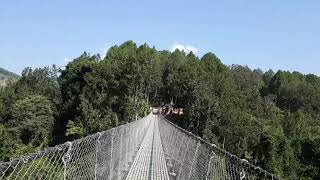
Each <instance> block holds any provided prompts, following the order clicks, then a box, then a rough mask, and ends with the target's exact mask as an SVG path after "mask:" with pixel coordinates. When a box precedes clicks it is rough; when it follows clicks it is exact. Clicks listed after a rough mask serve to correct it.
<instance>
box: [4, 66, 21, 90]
mask: <svg viewBox="0 0 320 180" xmlns="http://www.w3.org/2000/svg"><path fill="white" fill-rule="evenodd" d="M19 78H20V76H19V75H17V74H15V73H13V72H10V71H8V70H5V69H3V68H1V67H0V86H5V85H6V83H7V82H8V80H13V81H16V80H17V79H19Z"/></svg>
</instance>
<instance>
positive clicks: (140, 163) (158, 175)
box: [126, 115, 169, 180]
mask: <svg viewBox="0 0 320 180" xmlns="http://www.w3.org/2000/svg"><path fill="white" fill-rule="evenodd" d="M126 179H127V180H131V179H132V180H135V179H136V180H142V179H146V180H151V179H158V180H169V175H168V170H167V165H166V161H165V157H164V153H163V148H162V143H161V139H160V132H159V125H158V117H157V116H155V115H152V117H151V124H150V126H149V129H148V131H147V133H146V135H145V137H144V139H143V142H142V144H141V147H140V149H139V151H138V153H137V156H136V158H135V160H134V162H133V165H132V167H131V168H130V171H129V173H128V176H127V178H126Z"/></svg>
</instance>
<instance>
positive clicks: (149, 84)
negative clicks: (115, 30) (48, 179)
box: [0, 41, 320, 179]
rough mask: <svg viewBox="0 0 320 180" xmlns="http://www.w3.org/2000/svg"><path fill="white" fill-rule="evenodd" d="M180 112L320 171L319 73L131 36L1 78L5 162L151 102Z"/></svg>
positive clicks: (261, 156) (237, 150)
mask: <svg viewBox="0 0 320 180" xmlns="http://www.w3.org/2000/svg"><path fill="white" fill-rule="evenodd" d="M171 100H173V102H174V104H175V106H176V107H180V108H183V111H184V114H183V116H180V117H179V118H175V119H172V121H173V122H174V123H176V124H178V125H179V126H181V127H183V128H185V129H187V130H189V131H191V132H193V133H194V134H196V135H198V136H201V137H202V138H204V139H205V140H207V141H209V142H211V143H215V144H216V145H218V146H219V147H221V148H224V149H226V150H228V151H230V152H231V153H233V154H236V155H237V156H239V157H241V158H244V159H247V160H248V161H249V162H251V163H253V164H255V165H257V166H260V167H262V168H264V169H266V170H268V171H269V172H271V173H274V174H275V175H277V176H279V177H281V178H282V179H320V77H318V76H316V75H313V74H307V75H305V74H302V73H299V72H288V71H278V72H273V71H272V70H269V71H266V72H263V71H262V70H260V69H254V70H253V69H250V68H248V67H247V66H241V65H231V66H227V65H225V64H223V63H222V62H221V60H220V59H219V58H218V57H217V56H216V55H215V54H213V53H207V54H205V55H203V56H202V57H197V56H196V55H194V54H193V53H192V52H191V53H189V54H186V53H185V52H183V51H179V50H175V51H174V52H170V51H166V50H164V51H158V50H156V49H155V47H149V46H148V45H147V44H143V45H140V46H138V45H137V44H136V43H134V42H133V41H127V42H124V43H123V44H121V45H115V46H113V47H111V48H110V49H109V50H108V52H107V54H106V56H105V57H104V58H101V56H100V55H99V54H96V55H90V54H89V53H86V52H84V53H83V54H82V55H80V56H79V57H78V58H76V59H74V60H73V61H72V62H69V63H68V64H67V65H66V67H63V68H57V67H56V66H55V65H52V66H50V67H43V68H35V69H32V68H28V67H27V68H25V69H24V70H23V72H22V73H21V76H20V78H19V80H17V81H14V82H11V83H8V84H7V85H6V86H5V87H0V161H8V160H9V159H10V158H11V157H17V156H20V155H22V154H26V153H30V152H34V151H38V150H41V149H43V148H45V147H48V146H54V145H56V144H60V143H63V142H66V141H70V140H74V139H77V138H81V137H84V136H87V135H89V134H92V133H95V132H98V131H103V130H107V129H109V128H112V127H115V126H118V125H121V124H125V123H128V122H130V121H133V120H135V117H136V116H139V117H143V116H144V115H146V114H147V113H149V108H150V106H151V105H159V104H161V103H169V102H170V101H171Z"/></svg>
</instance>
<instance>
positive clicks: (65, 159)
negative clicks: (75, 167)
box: [62, 141, 72, 180]
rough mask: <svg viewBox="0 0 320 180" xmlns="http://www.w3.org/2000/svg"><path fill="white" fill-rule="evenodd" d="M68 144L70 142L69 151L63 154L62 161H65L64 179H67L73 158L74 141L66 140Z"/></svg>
mask: <svg viewBox="0 0 320 180" xmlns="http://www.w3.org/2000/svg"><path fill="white" fill-rule="evenodd" d="M66 144H68V150H67V152H66V153H65V154H64V155H63V157H62V162H63V179H64V180H66V179H67V165H68V163H69V162H70V160H71V155H70V152H71V149H72V142H69V141H68V142H66Z"/></svg>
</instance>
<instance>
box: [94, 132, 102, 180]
mask: <svg viewBox="0 0 320 180" xmlns="http://www.w3.org/2000/svg"><path fill="white" fill-rule="evenodd" d="M101 135H102V133H101V132H98V139H97V142H96V160H95V166H94V179H95V180H97V169H98V150H99V145H100V137H101Z"/></svg>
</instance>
